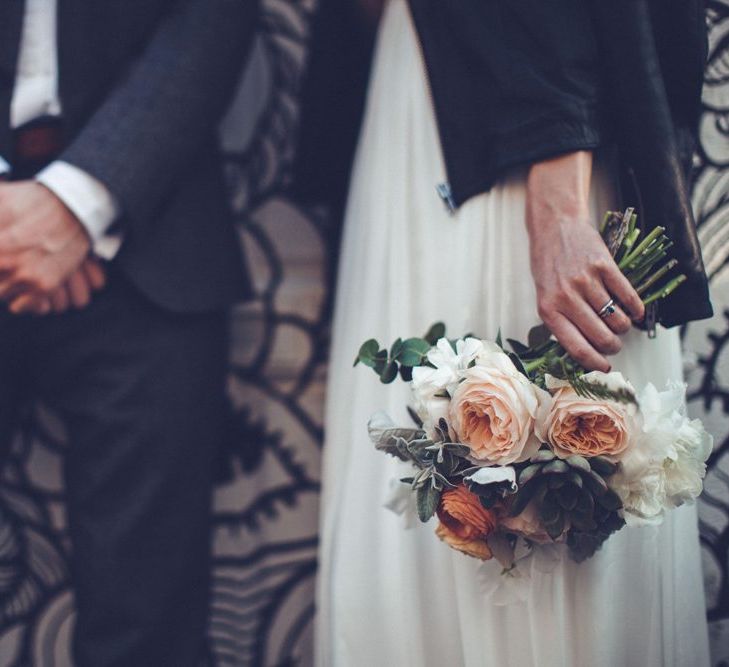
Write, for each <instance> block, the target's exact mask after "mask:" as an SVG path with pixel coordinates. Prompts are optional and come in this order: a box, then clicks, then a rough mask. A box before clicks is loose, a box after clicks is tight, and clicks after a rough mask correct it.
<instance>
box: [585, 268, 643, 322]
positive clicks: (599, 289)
mask: <svg viewBox="0 0 729 667" xmlns="http://www.w3.org/2000/svg"><path fill="white" fill-rule="evenodd" d="M584 297H585V299H586V300H587V303H588V304H589V305H590V306H591V307H592V309H593V310H594V311H595V312H596V313H597V314H598V317H600V312H601V311H602V309H603V308H604V307H605V306H607V305H608V304H609V303H610V300H611V297H610V294H609V293H608V291H607V289H605V287H604V286H603V285H602V284H601V283H600V282H598V281H594V282H592V283H590V284H589V285H588V286H587V288H586V289H585V293H584ZM601 319H602V321H603V322H604V323H605V324H606V325H607V326H608V327H609V328H610V329H611V330H612V331H614V332H615V333H616V334H624V333H628V331H630V329H631V327H632V326H633V325H632V323H631V321H630V318H629V317H628V316H627V315H626V314H625V312H624V311H623V309H622V308H621V307H620V305H619V304H618V303H617V301H614V303H613V308H612V312H610V311H608V312H606V313H605V314H604V315H603V316H602V317H601Z"/></svg>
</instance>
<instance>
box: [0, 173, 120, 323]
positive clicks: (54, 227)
mask: <svg viewBox="0 0 729 667" xmlns="http://www.w3.org/2000/svg"><path fill="white" fill-rule="evenodd" d="M90 247H91V243H90V240H89V236H88V233H87V232H86V230H85V229H84V227H83V225H82V224H81V223H80V222H79V220H78V219H77V218H76V216H75V215H74V214H73V213H72V212H71V211H70V210H69V209H68V208H67V207H66V206H65V205H64V204H63V202H62V201H61V200H60V199H59V198H58V197H57V196H56V195H55V194H53V192H51V190H49V189H48V188H46V187H45V186H44V185H41V184H40V183H36V182H35V181H19V182H17V183H2V184H0V299H2V300H3V301H5V302H6V303H7V304H8V308H9V310H10V311H11V312H12V313H16V314H20V313H32V314H36V315H43V314H47V313H50V312H56V313H61V312H64V311H66V310H68V309H69V308H84V307H85V306H87V305H88V303H89V302H90V300H91V298H92V295H93V293H94V292H96V291H98V290H100V289H102V288H103V287H104V284H105V282H106V276H105V272H104V269H103V267H102V266H101V264H100V263H99V262H98V261H96V260H95V259H93V258H92V257H91V256H90V254H89V251H90Z"/></svg>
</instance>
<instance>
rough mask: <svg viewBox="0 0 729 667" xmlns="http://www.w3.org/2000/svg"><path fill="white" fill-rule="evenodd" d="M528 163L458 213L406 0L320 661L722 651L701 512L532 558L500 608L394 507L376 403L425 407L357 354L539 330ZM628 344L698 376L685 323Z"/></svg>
mask: <svg viewBox="0 0 729 667" xmlns="http://www.w3.org/2000/svg"><path fill="white" fill-rule="evenodd" d="M527 173H528V170H527V169H523V170H515V171H514V172H512V173H510V174H509V175H508V176H507V177H506V178H504V179H503V180H502V181H501V182H500V184H499V185H497V186H496V187H494V188H492V189H491V190H490V191H489V192H488V193H485V194H482V195H480V196H478V197H476V198H473V199H471V200H469V201H468V202H467V203H466V204H465V205H464V206H462V207H461V208H460V209H459V210H458V212H457V213H456V215H455V216H451V215H449V214H448V213H447V212H446V211H445V210H444V208H443V206H442V204H441V202H440V201H439V200H438V198H437V196H436V195H435V194H434V184H436V183H440V182H442V181H443V180H444V179H445V176H444V166H443V161H442V157H441V153H440V144H439V140H438V135H437V130H436V125H435V121H434V118H433V111H432V106H431V102H430V99H429V93H428V88H427V82H426V78H425V72H424V67H423V63H422V57H421V53H420V50H419V48H418V44H417V37H416V35H415V32H414V28H413V25H412V20H411V17H410V14H409V11H408V6H407V4H406V1H405V0H390V2H389V3H388V6H387V8H386V11H385V16H384V18H383V22H382V24H381V27H380V34H379V38H378V46H377V52H376V59H375V63H374V70H373V78H372V82H371V86H370V91H369V98H368V106H367V112H366V119H365V124H364V128H363V131H362V135H361V138H360V144H359V149H358V154H357V159H356V164H355V169H354V174H353V181H352V189H351V192H350V198H349V205H348V210H347V216H346V224H345V234H344V241H343V248H342V256H341V262H340V267H341V268H340V273H339V283H338V294H337V302H336V309H335V318H334V339H333V349H332V356H331V364H330V386H329V398H328V403H327V413H326V433H327V437H326V444H325V449H324V459H325V461H324V477H323V498H322V524H321V526H322V529H321V552H320V553H321V566H320V577H319V588H318V614H319V616H318V635H317V647H316V651H317V664H319V665H322V666H324V665H326V666H329V665H334V666H335V667H360V666H361V667H370V666H382V667H384V666H385V665H396V666H398V667H409V666H413V667H415V666H418V667H420V666H426V667H429V666H433V667H436V666H437V667H441V666H448V667H450V666H454V667H456V666H459V665H465V666H467V667H480V666H486V665H506V666H513V667H530V666H532V665H534V666H540V667H544V666H548V667H620V666H630V667H632V666H635V667H644V666H645V667H652V666H663V665H675V666H676V667H679V666H686V665H691V666H697V667H699V666H703V665H708V663H709V657H708V648H707V633H706V622H705V610H704V596H703V588H702V585H703V584H702V577H701V570H700V557H699V542H698V534H697V520H696V512H695V509H694V508H693V507H683V508H681V509H679V510H676V511H673V512H671V513H670V514H669V515H668V516H667V517H666V520H665V522H664V523H663V525H662V526H660V527H646V528H624V529H623V530H621V531H620V532H619V533H617V534H615V535H614V536H613V537H611V538H610V539H609V540H608V542H607V543H606V544H605V545H604V546H603V548H602V549H601V551H599V552H598V553H597V554H596V556H595V557H593V558H592V559H590V560H588V561H586V562H584V563H582V564H579V565H578V564H576V563H574V562H572V561H570V560H568V559H564V560H563V561H561V562H560V563H559V564H558V565H557V567H556V569H555V570H554V571H553V572H551V573H540V572H539V571H536V570H532V571H531V572H530V581H529V589H530V590H529V592H528V597H527V599H526V600H525V601H523V602H515V603H513V604H510V605H507V606H496V605H494V603H493V601H492V600H491V599H490V598H488V597H487V596H485V595H484V594H483V592H482V590H481V589H480V587H479V584H478V578H477V568H478V566H479V562H478V561H476V560H474V559H471V558H468V557H466V556H464V555H462V554H460V553H458V552H456V551H453V550H451V549H450V548H449V547H447V546H446V545H445V544H443V543H441V542H440V541H439V540H438V539H437V538H436V537H435V536H434V534H433V529H434V526H433V525H432V524H431V523H429V524H425V525H423V524H418V525H416V526H414V527H412V528H410V529H408V530H406V529H405V526H404V521H403V518H402V517H401V516H398V515H396V514H395V513H393V512H390V511H388V510H387V509H384V507H383V505H384V504H385V502H386V501H387V498H388V496H389V495H390V493H391V488H392V487H391V485H392V483H393V482H392V480H396V479H398V478H399V477H402V476H403V471H402V468H401V467H400V466H401V465H402V464H400V463H399V462H397V461H395V460H394V459H391V458H390V457H386V456H383V455H382V454H381V453H379V452H375V450H374V448H373V447H372V445H371V443H370V442H369V440H368V437H367V430H366V424H367V421H368V418H369V417H370V415H371V414H372V413H374V412H375V411H377V410H380V409H383V410H385V411H387V412H388V413H389V414H390V415H391V416H392V417H393V418H394V419H395V420H396V421H399V422H401V423H404V424H405V423H408V422H407V419H408V417H407V415H406V413H405V409H404V406H405V405H406V404H407V400H408V389H407V387H406V386H405V385H404V384H403V383H400V384H393V385H389V386H384V385H382V384H380V383H379V381H378V380H377V378H376V377H375V376H374V375H373V374H372V373H371V372H368V371H366V370H364V369H362V368H361V367H358V368H356V369H353V368H352V360H353V358H354V355H355V353H356V351H357V348H358V346H359V344H360V343H361V342H362V341H364V340H365V339H367V338H370V337H376V338H377V339H378V340H379V341H380V342H381V343H384V344H388V343H389V342H391V341H392V340H394V339H395V338H396V337H397V336H415V335H422V334H423V333H425V331H426V330H427V328H428V326H429V325H430V324H432V323H433V322H435V321H437V320H443V321H444V322H446V323H447V325H448V328H449V333H450V334H451V335H458V334H463V333H465V332H474V333H477V334H478V335H480V336H483V337H494V336H495V335H496V332H497V329H498V328H499V327H500V328H501V330H502V332H503V335H504V336H505V337H507V336H508V337H513V338H517V339H523V338H525V335H526V332H527V331H528V330H529V328H530V327H532V326H534V325H535V324H537V323H538V322H539V317H538V315H537V306H536V304H537V293H536V289H535V284H534V280H533V278H532V276H531V274H530V271H529V236H528V232H527V228H526V226H525V207H526V183H527ZM589 192H590V194H589V209H590V213H591V216H592V219H594V220H598V219H599V218H600V217H601V215H602V213H603V212H604V211H605V210H607V209H610V208H613V207H615V206H616V205H617V202H616V201H615V199H614V195H613V191H612V188H611V179H610V178H609V175H608V173H607V170H602V169H601V168H600V167H599V166H596V167H595V169H594V170H593V174H592V179H591V184H590V187H589ZM622 342H623V348H622V351H621V352H620V353H619V354H617V355H616V356H613V357H611V358H610V360H611V362H612V365H613V368H615V369H616V370H620V371H622V372H623V373H624V374H625V375H626V376H628V377H629V378H630V379H631V381H632V382H633V383H634V384H635V385H636V386H641V385H642V384H644V383H645V382H647V381H652V382H653V383H655V384H656V385H657V386H661V385H663V384H664V383H665V381H666V380H668V379H680V378H681V376H682V373H681V356H680V349H679V337H678V331H677V330H676V329H672V330H662V329H661V330H659V331H658V337H657V339H656V340H649V339H648V338H647V336H646V334H645V333H642V332H640V331H638V330H635V329H633V330H632V331H630V332H628V333H627V334H625V335H624V336H622Z"/></svg>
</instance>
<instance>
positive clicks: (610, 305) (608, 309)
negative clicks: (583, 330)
mask: <svg viewBox="0 0 729 667" xmlns="http://www.w3.org/2000/svg"><path fill="white" fill-rule="evenodd" d="M614 312H615V300H614V299H610V300H609V301H608V302H607V303H606V304H605V305H604V306H603V307H602V308H600V310H599V311H598V312H597V314H598V315H599V316H600V317H602V318H603V319H605V318H606V317H610V316H611V315H612V314H613V313H614Z"/></svg>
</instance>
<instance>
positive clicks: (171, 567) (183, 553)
mask: <svg viewBox="0 0 729 667" xmlns="http://www.w3.org/2000/svg"><path fill="white" fill-rule="evenodd" d="M226 329H227V327H226V318H225V315H224V314H223V313H215V314H204V315H200V314H196V315H180V314H173V313H170V312H167V311H165V310H163V309H161V308H159V307H157V306H155V305H153V304H152V303H151V302H149V301H148V300H147V299H146V298H145V297H144V296H142V295H141V294H139V293H138V292H137V291H136V290H135V289H134V288H133V287H132V286H131V285H129V284H128V283H127V281H126V280H125V279H124V278H123V277H122V276H120V275H117V274H114V273H113V272H112V275H111V276H110V280H109V284H108V286H107V288H106V289H105V291H103V292H102V293H100V294H98V295H97V296H96V297H95V299H94V301H93V302H92V304H91V305H90V306H89V307H88V308H87V309H85V310H83V311H80V312H72V313H68V314H64V315H59V316H55V315H54V316H47V317H42V318H35V317H22V318H16V317H12V316H10V315H8V314H7V313H6V312H4V311H3V312H2V314H1V315H0V435H2V436H3V441H4V448H5V450H6V449H7V442H8V440H9V438H8V436H9V434H11V433H12V431H13V428H14V425H15V418H16V416H17V408H18V406H19V405H20V403H21V402H22V401H24V400H26V399H28V398H35V397H38V398H40V399H42V400H43V401H44V402H45V403H46V404H47V405H49V406H50V407H51V408H53V409H54V410H56V411H57V412H58V414H59V415H60V416H61V417H62V419H63V421H64V423H65V425H66V427H67V431H68V435H69V446H68V450H67V453H66V456H65V481H66V491H67V503H68V520H69V529H70V536H71V541H72V548H73V559H72V574H73V582H74V589H75V594H76V602H77V609H78V618H77V626H76V633H75V637H74V656H75V660H76V663H77V665H78V667H147V666H149V667H167V666H170V667H187V666H188V665H190V666H191V665H196V664H198V660H199V658H200V656H201V654H202V652H203V649H204V634H205V626H206V620H207V611H208V600H209V578H210V576H209V575H210V572H209V570H210V562H209V530H210V500H211V488H212V476H213V467H214V462H215V450H216V447H217V446H218V444H219V442H220V437H219V430H220V428H221V425H222V424H223V414H224V399H223V392H224V382H225V369H226V358H227V345H226ZM39 667H40V666H39Z"/></svg>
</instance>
